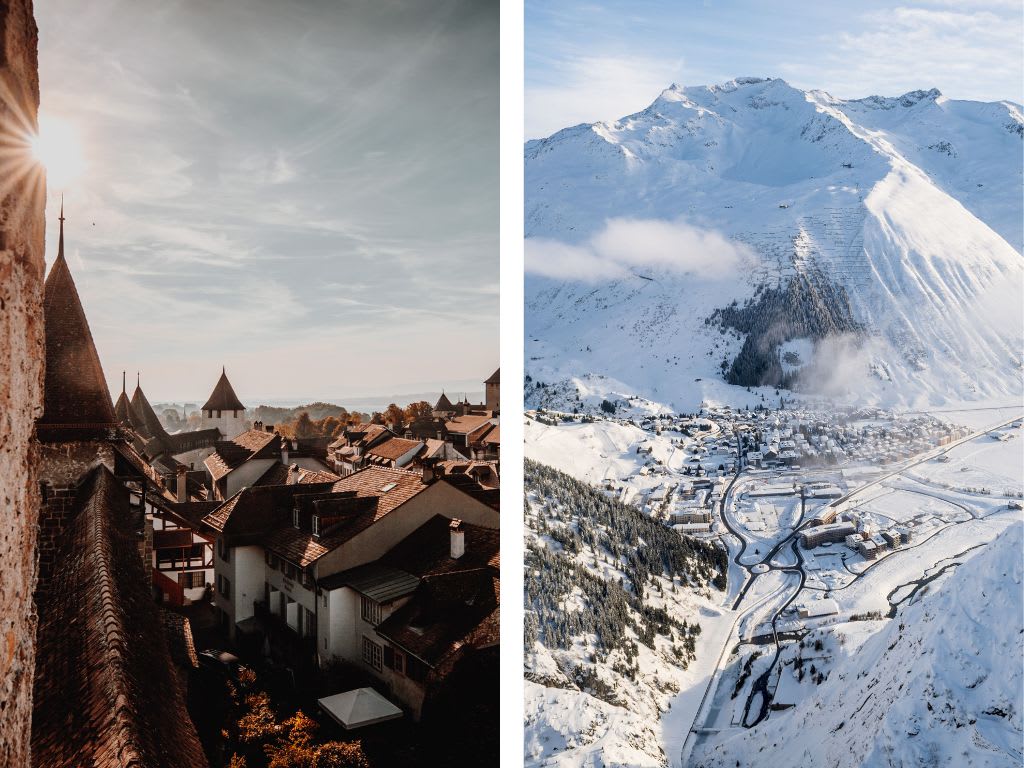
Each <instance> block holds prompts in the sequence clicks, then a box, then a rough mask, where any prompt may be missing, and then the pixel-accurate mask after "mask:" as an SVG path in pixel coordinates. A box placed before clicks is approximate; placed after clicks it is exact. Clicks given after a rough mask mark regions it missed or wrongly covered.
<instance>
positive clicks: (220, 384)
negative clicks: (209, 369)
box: [203, 368, 245, 411]
mask: <svg viewBox="0 0 1024 768" xmlns="http://www.w3.org/2000/svg"><path fill="white" fill-rule="evenodd" d="M203 410H204V411H244V410H245V406H244V405H242V401H241V400H239V399H238V395H236V394H235V390H234V389H233V388H232V387H231V382H230V381H228V374H227V370H226V369H224V368H222V369H221V372H220V378H219V379H218V380H217V386H215V387H214V388H213V393H212V394H211V395H210V399H209V400H207V401H206V404H205V405H204V406H203Z"/></svg>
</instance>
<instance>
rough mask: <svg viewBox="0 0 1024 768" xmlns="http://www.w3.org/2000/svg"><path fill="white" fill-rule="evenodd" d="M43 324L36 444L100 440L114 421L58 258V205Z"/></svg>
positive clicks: (64, 267) (97, 362)
mask: <svg viewBox="0 0 1024 768" xmlns="http://www.w3.org/2000/svg"><path fill="white" fill-rule="evenodd" d="M43 319H44V322H45V325H46V379H45V385H44V390H43V393H44V394H43V415H42V418H40V419H39V421H38V425H37V433H38V435H39V438H40V439H41V440H44V441H47V442H61V441H70V440H88V439H95V438H100V437H106V436H107V435H108V434H109V432H110V430H111V429H112V428H114V426H115V424H116V419H115V416H114V407H113V404H112V403H111V401H110V390H109V389H108V388H107V382H106V379H105V378H104V376H103V367H102V366H101V365H100V357H99V355H98V354H97V353H96V345H95V344H94V343H93V340H92V333H91V331H90V330H89V321H88V320H87V319H86V317H85V310H84V309H83V308H82V301H81V299H80V298H79V297H78V289H77V288H76V287H75V281H74V280H73V279H72V277H71V270H70V269H69V268H68V263H67V261H66V260H65V258H64V210H63V206H61V217H60V245H59V248H58V251H57V260H56V261H55V262H54V263H53V267H51V269H50V274H49V275H47V277H46V284H45V287H44V290H43Z"/></svg>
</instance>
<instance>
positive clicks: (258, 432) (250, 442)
mask: <svg viewBox="0 0 1024 768" xmlns="http://www.w3.org/2000/svg"><path fill="white" fill-rule="evenodd" d="M231 442H233V443H234V444H235V445H237V446H239V447H241V448H245V450H247V451H249V452H250V453H251V454H252V455H253V456H256V455H259V456H260V457H261V458H265V457H266V456H265V455H270V454H273V455H280V453H281V437H280V435H277V434H275V433H274V432H267V431H266V430H265V429H247V430H246V431H245V432H243V433H242V434H240V435H238V436H237V437H233V438H231Z"/></svg>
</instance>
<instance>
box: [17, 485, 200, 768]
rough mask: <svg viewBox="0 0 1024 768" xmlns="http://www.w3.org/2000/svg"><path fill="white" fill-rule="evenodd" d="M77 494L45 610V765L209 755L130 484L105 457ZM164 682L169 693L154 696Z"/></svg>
mask: <svg viewBox="0 0 1024 768" xmlns="http://www.w3.org/2000/svg"><path fill="white" fill-rule="evenodd" d="M119 494H120V495H119ZM76 497H77V499H76V501H77V504H76V506H77V508H78V509H77V514H76V515H75V516H74V517H73V519H72V520H71V522H70V523H69V525H68V527H67V529H66V530H65V532H64V535H63V537H62V538H63V541H62V546H61V548H60V556H59V558H60V559H59V561H58V567H57V570H56V572H55V574H54V579H53V582H52V586H51V588H50V589H49V591H48V593H47V594H46V595H45V596H44V599H43V604H42V610H41V611H40V621H39V628H38V641H37V644H38V648H37V651H38V655H37V669H36V688H35V692H34V694H35V695H34V699H35V704H34V705H35V712H34V714H33V729H32V730H33V734H32V741H33V758H34V762H35V765H37V766H39V767H40V768H41V767H42V766H47V768H50V767H51V766H52V767H53V768H72V767H73V766H79V765H95V766H101V765H102V766H106V765H117V766H126V767H129V768H155V767H156V766H160V768H179V767H183V766H194V765H200V764H204V763H199V762H197V761H199V760H201V759H202V747H201V745H200V743H199V740H198V736H197V735H196V732H195V728H194V725H193V724H192V722H191V720H190V719H189V717H188V715H187V713H186V709H185V702H184V699H183V696H182V692H181V689H180V688H179V687H177V678H176V676H175V673H174V671H173V670H172V669H171V666H170V665H171V664H172V661H171V656H170V651H169V646H168V641H167V637H166V632H165V630H164V627H163V622H162V621H161V620H160V618H159V615H158V613H157V611H158V610H159V609H158V607H157V606H156V605H155V604H154V603H152V601H151V598H150V596H149V595H148V588H146V587H145V584H144V582H143V581H142V578H143V576H144V572H145V566H144V565H143V563H142V561H141V559H140V556H139V552H138V544H137V542H136V541H135V539H134V536H133V530H134V529H133V528H132V529H129V525H130V523H129V522H128V519H127V518H126V517H125V515H128V514H130V509H129V506H128V500H127V498H126V496H125V493H124V489H123V488H121V486H120V485H119V483H118V482H117V480H116V479H115V478H114V476H113V475H112V474H111V473H110V471H109V470H108V469H107V468H106V467H105V466H103V465H100V466H98V467H96V468H95V469H94V470H92V471H91V472H90V473H89V474H88V475H87V477H86V479H85V480H84V481H83V483H82V484H81V485H80V486H79V489H78V491H77V492H76ZM150 675H152V677H150ZM155 690H160V691H161V701H159V702H152V701H151V699H152V697H153V693H154V691H155ZM150 706H153V707H155V709H153V710H150V709H148V707H150ZM62 728H63V729H66V730H62Z"/></svg>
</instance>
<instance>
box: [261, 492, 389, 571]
mask: <svg viewBox="0 0 1024 768" xmlns="http://www.w3.org/2000/svg"><path fill="white" fill-rule="evenodd" d="M295 501H296V504H297V505H298V506H299V507H300V520H301V525H302V529H301V530H300V529H298V528H295V527H294V525H281V526H278V527H277V528H275V529H273V530H271V531H270V532H269V533H267V534H266V535H264V536H263V538H262V544H263V546H264V547H266V548H267V549H269V550H271V551H273V552H275V553H277V554H279V555H280V556H281V557H283V558H285V559H286V560H288V561H289V562H292V563H294V564H295V565H298V566H299V567H300V568H305V567H306V566H307V565H311V564H312V563H314V562H315V561H317V560H319V559H320V558H321V557H323V556H324V555H326V554H327V553H328V552H330V551H331V550H333V549H336V548H338V547H340V546H341V545H342V544H344V543H345V542H346V541H348V540H349V539H351V538H352V537H353V536H355V535H356V534H358V533H361V532H362V531H365V530H366V529H367V528H369V527H370V526H371V525H372V524H373V523H374V522H375V521H376V520H378V519H379V518H378V517H377V514H376V513H377V500H376V499H375V498H367V497H363V498H359V497H356V496H353V495H351V494H350V493H346V494H344V495H341V494H316V495H308V496H304V497H296V500H295ZM303 507H305V509H304V510H303ZM314 513H315V514H317V515H319V516H320V531H321V535H320V536H314V535H313V534H312V532H311V524H310V520H309V518H310V517H311V516H312V515H313V514H314ZM289 522H290V521H289Z"/></svg>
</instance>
